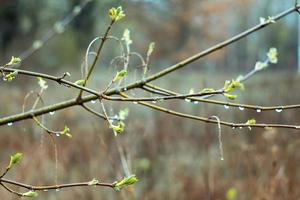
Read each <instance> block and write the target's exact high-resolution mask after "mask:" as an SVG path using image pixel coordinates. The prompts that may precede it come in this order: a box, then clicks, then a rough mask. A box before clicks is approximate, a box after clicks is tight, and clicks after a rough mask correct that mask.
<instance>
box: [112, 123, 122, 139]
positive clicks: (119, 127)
mask: <svg viewBox="0 0 300 200" xmlns="http://www.w3.org/2000/svg"><path fill="white" fill-rule="evenodd" d="M110 128H111V129H112V130H113V132H114V134H115V136H117V135H118V134H120V133H123V132H124V129H125V124H124V122H122V121H120V122H118V124H117V125H113V124H111V125H110Z"/></svg>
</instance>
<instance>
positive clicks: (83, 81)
mask: <svg viewBox="0 0 300 200" xmlns="http://www.w3.org/2000/svg"><path fill="white" fill-rule="evenodd" d="M84 83H85V80H84V79H80V80H77V81H75V82H74V84H75V85H80V86H83V85H84Z"/></svg>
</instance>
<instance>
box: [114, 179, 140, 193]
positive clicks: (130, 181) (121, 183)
mask: <svg viewBox="0 0 300 200" xmlns="http://www.w3.org/2000/svg"><path fill="white" fill-rule="evenodd" d="M136 182H138V179H137V178H136V176H135V175H130V176H128V177H125V178H123V179H122V180H121V181H118V182H117V183H115V185H114V189H115V190H118V191H119V190H121V189H123V188H124V187H126V186H129V185H133V184H135V183H136Z"/></svg>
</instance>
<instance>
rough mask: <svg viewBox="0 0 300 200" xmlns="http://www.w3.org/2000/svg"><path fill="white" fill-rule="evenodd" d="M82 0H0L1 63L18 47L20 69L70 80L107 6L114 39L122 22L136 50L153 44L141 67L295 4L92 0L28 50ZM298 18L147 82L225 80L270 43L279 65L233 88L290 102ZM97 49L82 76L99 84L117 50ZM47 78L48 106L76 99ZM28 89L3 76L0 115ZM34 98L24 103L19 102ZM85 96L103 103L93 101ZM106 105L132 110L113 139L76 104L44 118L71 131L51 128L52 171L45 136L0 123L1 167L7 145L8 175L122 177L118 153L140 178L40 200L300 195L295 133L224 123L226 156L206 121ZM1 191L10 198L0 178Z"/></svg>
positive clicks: (230, 113)
mask: <svg viewBox="0 0 300 200" xmlns="http://www.w3.org/2000/svg"><path fill="white" fill-rule="evenodd" d="M80 2H81V1H79V0H71V1H61V0H51V1H50V0H26V1H22V0H0V58H1V63H2V64H5V63H7V62H8V61H9V60H10V57H11V56H24V57H25V56H26V59H24V60H23V62H22V66H21V68H23V69H27V70H33V71H37V72H43V73H49V74H53V75H57V76H58V75H61V74H62V73H63V72H66V71H68V72H70V73H71V77H70V79H71V80H74V81H75V80H78V79H80V77H81V70H80V67H81V64H82V62H83V60H84V55H85V51H86V48H87V46H88V44H89V42H90V41H91V40H92V39H93V38H95V37H96V36H99V35H101V34H102V33H103V32H104V30H105V28H106V27H107V25H108V23H109V19H108V16H107V11H108V9H109V8H110V7H112V6H119V5H122V6H123V8H124V10H125V12H126V18H125V19H124V20H121V21H120V22H118V23H117V24H116V25H115V26H114V27H113V31H112V35H114V36H116V37H119V38H121V37H122V34H123V31H124V29H125V28H128V29H129V30H130V31H131V38H132V40H133V44H132V47H131V48H132V51H136V52H138V53H140V54H141V55H143V56H145V55H146V52H147V49H148V45H149V43H150V42H155V44H156V46H155V50H154V52H153V54H152V55H151V57H150V73H155V72H157V71H159V70H161V69H164V68H166V67H168V66H169V65H171V64H174V63H176V62H178V61H180V60H182V59H184V58H187V57H188V56H191V55H193V54H195V53H197V52H199V51H200V50H203V49H205V48H207V47H210V46H211V45H214V44H216V43H218V42H220V41H223V40H224V39H227V38H229V37H231V36H233V35H235V34H237V33H240V32H242V31H244V30H246V29H247V28H250V27H252V26H254V25H256V24H257V23H259V17H265V18H267V17H268V16H272V15H275V14H277V13H280V12H282V11H284V10H285V9H287V8H290V7H292V6H293V4H294V1H293V0H286V1H282V0H264V1H260V0H127V1H117V0H114V1H111V0H101V1H100V0H94V1H91V2H89V3H88V4H87V5H86V6H85V7H84V8H83V9H82V12H81V13H80V14H79V15H78V16H77V17H76V18H75V19H74V20H72V21H71V22H70V23H69V24H68V25H67V26H66V27H65V28H64V29H63V30H61V31H62V33H60V34H54V36H53V37H51V39H50V40H49V41H47V42H46V43H45V44H44V45H43V46H42V47H41V48H40V49H38V50H37V51H36V52H34V53H33V54H28V52H30V48H31V47H32V45H33V44H35V45H37V41H39V40H40V38H47V37H48V36H49V35H48V36H47V34H49V33H51V29H52V28H53V25H54V24H56V25H57V22H59V21H60V20H62V19H63V18H64V17H65V16H67V15H68V13H70V12H72V10H73V8H74V6H76V5H78V4H79V3H80ZM298 24H299V15H297V14H291V15H289V16H288V17H286V18H284V19H282V20H280V21H279V22H277V23H276V24H274V25H272V26H269V27H267V28H265V29H263V30H260V31H258V32H256V33H254V34H252V35H250V36H248V37H247V38H244V39H243V40H241V41H239V42H236V43H234V44H232V45H230V46H228V47H226V48H224V49H222V50H219V51H217V52H216V53H213V54H211V55H209V56H207V57H205V58H204V59H201V60H199V61H196V62H194V63H193V64H190V65H189V66H187V67H185V68H183V69H180V70H179V71H177V72H174V73H172V74H170V75H168V76H166V77H165V78H164V79H162V80H159V81H156V82H155V83H156V84H158V85H161V86H163V87H165V88H168V89H173V90H176V91H179V92H183V93H187V92H188V91H189V90H190V89H191V88H193V89H194V90H195V91H200V90H201V89H203V88H205V87H213V88H219V87H222V85H223V83H224V81H225V80H228V79H232V78H236V77H237V76H238V75H240V74H245V73H247V72H248V71H250V70H251V69H252V68H253V67H254V64H255V62H256V61H258V60H264V59H265V58H266V52H267V51H268V49H269V48H270V47H276V48H277V49H278V52H279V62H278V64H276V65H272V66H270V67H269V68H268V69H267V70H265V71H263V72H261V73H259V74H257V75H255V76H254V77H253V78H251V79H250V80H249V81H247V83H246V84H245V86H246V91H244V92H241V93H238V95H239V97H238V99H237V100H236V101H237V102H240V103H247V104H254V105H265V106H268V105H270V106H271V105H286V104H297V103H299V100H300V94H299V89H300V87H299V84H300V76H299V73H298V71H297V65H298V62H297V52H298V50H297V49H298V45H299V44H298V39H299V32H298ZM56 27H57V26H56ZM49 31H50V32H49ZM28 49H29V51H28ZM103 52H104V53H103V54H102V57H101V59H100V62H98V64H97V69H96V71H95V73H94V76H93V79H92V81H91V82H90V84H89V86H90V87H92V88H94V89H97V90H100V89H103V88H104V87H105V86H106V84H107V83H108V82H109V81H110V80H111V79H112V77H113V75H114V74H115V73H116V70H117V69H118V68H119V67H120V66H115V65H113V66H111V65H110V62H111V60H112V59H113V58H114V57H116V56H118V55H119V54H120V48H119V46H118V45H117V44H116V43H114V42H108V43H107V45H106V46H105V48H104V51H103ZM137 65H139V63H138V60H134V59H133V60H132V62H131V64H130V67H129V74H130V77H131V79H128V80H127V81H128V82H129V81H132V80H135V79H137V78H139V76H140V73H141V70H139V68H138V67H136V66H137ZM48 85H49V88H48V89H47V91H46V92H45V93H44V95H43V99H44V101H45V104H46V105H50V104H53V103H56V102H61V101H63V100H68V99H70V98H74V97H76V94H77V91H75V90H72V89H68V88H66V87H63V86H61V85H57V84H56V83H51V82H48ZM31 90H37V91H38V90H39V86H38V84H37V80H36V79H35V78H30V77H25V76H18V77H17V78H16V80H15V81H13V82H12V83H7V82H3V81H2V82H1V93H0V102H1V105H0V117H5V116H8V115H12V114H16V113H19V112H22V105H23V102H24V97H25V95H26V94H27V93H28V92H30V91H31ZM130 94H131V95H139V94H143V93H140V92H139V91H133V92H131V93H130ZM143 95H146V94H143ZM34 99H35V98H34V97H31V98H29V100H28V101H27V103H26V105H27V106H26V109H27V110H28V109H30V105H32V103H33V101H34ZM222 100H223V99H222ZM159 104H160V105H162V106H165V107H167V108H171V109H176V110H179V111H182V112H185V113H190V114H194V115H197V116H207V117H208V116H212V115H217V116H219V117H220V119H223V120H225V121H233V122H245V121H247V119H250V118H255V119H256V120H257V122H262V123H287V124H298V125H299V119H300V117H299V111H298V110H286V111H285V110H283V112H281V113H277V112H275V111H268V112H262V113H256V112H254V111H247V110H244V111H240V110H239V109H234V108H230V109H228V110H227V109H224V107H222V106H213V105H205V104H197V105H195V104H193V103H188V102H185V101H179V100H176V101H175V100H174V101H168V102H163V103H159ZM89 105H90V106H92V107H93V108H95V109H96V110H98V111H100V110H101V109H100V105H99V104H97V103H95V104H93V103H89ZM105 105H106V106H107V109H108V112H109V115H112V116H113V115H115V114H117V113H118V112H119V110H120V109H124V108H129V110H130V114H129V117H128V119H127V120H126V131H125V133H124V134H122V135H120V136H119V137H117V138H116V137H114V136H113V133H112V131H111V130H110V129H109V128H108V126H107V124H106V123H105V122H104V121H103V120H101V119H98V118H97V117H95V116H93V115H92V114H90V113H87V112H86V111H85V110H83V109H82V108H81V107H73V108H68V109H66V110H63V111H58V112H56V113H55V114H54V115H50V114H47V115H45V116H44V122H45V124H46V125H47V126H48V127H50V128H51V129H55V130H60V129H62V128H63V127H64V125H68V126H69V127H70V129H71V133H72V135H73V138H72V139H69V138H63V137H57V138H55V141H56V145H57V151H58V166H57V169H56V167H55V166H56V164H55V163H56V161H55V160H56V159H55V156H54V155H55V153H54V151H55V149H54V144H53V143H52V141H51V139H50V138H49V137H48V136H47V135H46V134H45V133H44V132H43V131H42V130H40V129H39V128H38V127H37V126H36V125H35V124H34V123H33V122H32V121H30V120H26V121H23V122H18V123H14V124H13V125H12V126H2V127H0V133H1V134H0V148H1V150H0V159H1V169H2V170H3V169H5V167H6V163H7V162H8V161H9V156H10V155H11V154H13V153H15V152H22V153H24V159H23V161H22V163H21V164H20V165H19V166H17V167H16V168H15V169H13V170H12V171H10V172H9V174H8V177H9V178H11V179H13V180H17V181H20V182H25V183H28V184H33V185H40V184H55V176H56V174H57V178H58V183H68V182H80V181H89V180H91V179H93V178H97V179H99V180H100V181H104V182H113V181H115V180H118V179H121V178H122V177H123V176H124V175H125V172H124V162H123V164H122V159H121V158H125V160H126V162H127V165H128V168H129V171H130V172H131V173H133V174H136V175H137V177H138V178H139V182H138V184H136V185H135V186H134V187H130V188H128V189H125V190H123V191H121V192H115V191H113V190H110V189H106V188H73V189H64V190H61V191H50V192H40V194H39V197H38V198H37V199H47V200H48V199H49V200H51V199H149V200H151V199H228V200H234V199H299V198H300V190H299V189H298V186H299V184H300V172H299V167H298V166H299V164H300V154H299V147H300V137H299V132H297V131H292V130H284V129H268V130H264V129H252V130H251V131H250V130H249V129H242V130H232V129H230V128H226V127H223V128H222V140H223V148H224V158H225V159H224V161H221V160H220V156H219V150H218V148H219V144H218V137H217V133H218V132H217V126H216V125H210V124H204V123H201V122H197V121H191V120H187V119H181V118H178V117H175V116H170V115H167V114H164V113H159V112H155V111H152V110H149V109H148V108H144V107H141V106H140V105H135V104H130V103H116V102H115V103H110V102H106V104H105ZM39 106H42V105H39ZM16 189H17V190H18V188H16ZM20 191H21V190H20ZM229 194H231V195H229ZM233 194H234V195H233ZM0 197H1V199H18V197H16V196H14V195H12V194H10V193H8V192H7V191H5V190H4V189H2V188H0Z"/></svg>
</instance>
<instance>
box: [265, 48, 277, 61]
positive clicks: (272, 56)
mask: <svg viewBox="0 0 300 200" xmlns="http://www.w3.org/2000/svg"><path fill="white" fill-rule="evenodd" d="M267 56H268V59H269V61H270V63H273V64H276V63H277V62H278V58H277V49H276V48H274V47H272V48H270V50H269V52H268V53H267Z"/></svg>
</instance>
